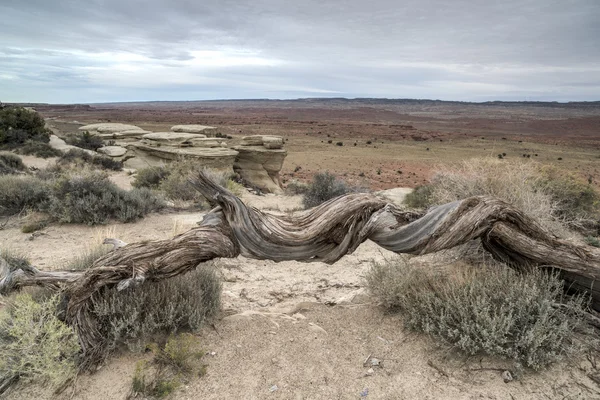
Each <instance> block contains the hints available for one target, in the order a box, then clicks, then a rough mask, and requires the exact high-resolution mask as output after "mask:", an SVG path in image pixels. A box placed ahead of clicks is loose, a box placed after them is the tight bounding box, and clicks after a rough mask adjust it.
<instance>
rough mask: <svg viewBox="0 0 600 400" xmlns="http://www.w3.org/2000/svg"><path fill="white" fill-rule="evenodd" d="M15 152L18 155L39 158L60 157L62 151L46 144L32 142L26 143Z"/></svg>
mask: <svg viewBox="0 0 600 400" xmlns="http://www.w3.org/2000/svg"><path fill="white" fill-rule="evenodd" d="M16 151H17V152H18V153H19V154H24V155H27V156H29V155H33V156H36V157H40V158H50V157H60V156H62V154H63V153H62V151H60V150H57V149H55V148H53V147H51V146H50V145H49V144H48V143H44V142H35V141H33V140H28V141H26V142H25V143H24V144H23V145H22V146H21V147H18V148H17V149H16Z"/></svg>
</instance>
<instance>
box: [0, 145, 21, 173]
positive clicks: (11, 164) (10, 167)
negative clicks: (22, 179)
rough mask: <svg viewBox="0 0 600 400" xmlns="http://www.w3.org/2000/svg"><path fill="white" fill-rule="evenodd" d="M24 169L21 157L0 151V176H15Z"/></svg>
mask: <svg viewBox="0 0 600 400" xmlns="http://www.w3.org/2000/svg"><path fill="white" fill-rule="evenodd" d="M26 169H27V167H25V164H23V160H21V157H19V156H18V155H16V154H13V153H10V152H8V151H0V175H8V174H16V173H19V172H23V171H25V170H26Z"/></svg>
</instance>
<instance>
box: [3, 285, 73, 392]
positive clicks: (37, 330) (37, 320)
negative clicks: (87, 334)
mask: <svg viewBox="0 0 600 400" xmlns="http://www.w3.org/2000/svg"><path fill="white" fill-rule="evenodd" d="M58 302H59V296H58V295H54V296H52V297H50V298H49V299H47V300H45V301H42V302H36V301H34V299H33V298H32V297H31V296H30V295H29V294H19V295H17V296H16V297H14V298H13V299H12V300H11V301H10V303H9V306H8V307H6V308H5V309H4V310H2V313H1V314H0V376H1V377H0V379H1V380H2V382H3V384H2V386H5V385H4V383H12V382H14V381H16V380H17V379H25V380H30V381H38V382H42V383H48V384H50V385H52V386H54V387H58V386H60V385H62V384H63V383H65V382H66V381H67V380H69V379H70V378H72V377H73V376H74V375H75V372H76V359H77V354H78V352H79V344H78V341H77V337H76V335H75V333H74V332H73V329H72V328H70V327H69V326H67V325H65V324H64V323H63V322H61V321H60V320H59V319H58V318H57V317H56V309H57V306H58Z"/></svg>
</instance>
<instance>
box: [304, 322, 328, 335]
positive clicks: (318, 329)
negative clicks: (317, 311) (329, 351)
mask: <svg viewBox="0 0 600 400" xmlns="http://www.w3.org/2000/svg"><path fill="white" fill-rule="evenodd" d="M308 329H310V330H311V331H313V332H319V333H324V334H326V335H327V331H326V330H325V329H323V328H321V327H320V326H319V325H316V324H314V323H312V322H309V323H308Z"/></svg>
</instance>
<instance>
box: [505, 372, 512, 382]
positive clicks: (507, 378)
mask: <svg viewBox="0 0 600 400" xmlns="http://www.w3.org/2000/svg"><path fill="white" fill-rule="evenodd" d="M502 379H503V380H504V383H508V382H511V381H512V380H513V376H512V374H511V373H510V371H504V372H502Z"/></svg>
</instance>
